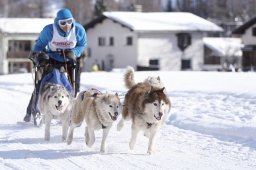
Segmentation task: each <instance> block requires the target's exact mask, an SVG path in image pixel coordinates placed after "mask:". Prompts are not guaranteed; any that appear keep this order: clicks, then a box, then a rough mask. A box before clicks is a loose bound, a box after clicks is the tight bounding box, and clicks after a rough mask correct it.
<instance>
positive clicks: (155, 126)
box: [117, 69, 171, 154]
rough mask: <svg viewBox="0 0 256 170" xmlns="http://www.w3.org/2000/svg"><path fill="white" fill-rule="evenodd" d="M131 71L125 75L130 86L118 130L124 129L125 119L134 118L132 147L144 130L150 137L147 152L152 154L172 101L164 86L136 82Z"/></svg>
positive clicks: (131, 147)
mask: <svg viewBox="0 0 256 170" xmlns="http://www.w3.org/2000/svg"><path fill="white" fill-rule="evenodd" d="M130 71H131V70H129V69H128V70H127V72H126V73H125V76H124V77H125V78H124V80H125V84H126V86H127V85H128V86H127V87H130V88H129V90H128V92H127V93H126V95H125V99H124V106H123V112H122V119H121V120H120V122H119V123H118V125H117V130H121V129H122V127H123V125H124V121H125V120H132V135H131V140H130V143H129V146H130V149H131V150H132V149H133V148H134V146H135V142H136V138H137V134H138V132H139V131H140V130H143V131H144V135H145V136H146V137H148V138H149V143H148V151H147V152H148V154H152V153H153V151H154V148H153V147H154V139H155V136H156V133H157V132H158V131H159V128H160V126H161V124H162V123H163V122H164V121H165V118H166V116H167V114H168V113H169V111H170V108H171V102H170V100H169V98H168V96H167V95H166V93H165V92H164V87H163V88H159V87H157V86H153V85H151V84H150V83H148V82H147V81H146V82H142V83H135V82H134V80H133V78H132V79H131V78H130V76H131V74H129V72H130ZM130 73H131V72H130ZM127 75H128V76H127ZM129 75H130V76H129ZM132 76H133V74H132Z"/></svg>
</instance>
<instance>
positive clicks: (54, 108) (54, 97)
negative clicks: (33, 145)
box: [38, 83, 72, 141]
mask: <svg viewBox="0 0 256 170" xmlns="http://www.w3.org/2000/svg"><path fill="white" fill-rule="evenodd" d="M71 100H72V97H71V96H70V94H69V92H68V90H66V88H65V87H64V86H62V85H57V84H51V83H48V84H46V85H44V87H43V88H42V89H41V90H40V95H39V102H38V106H39V110H40V112H41V113H42V115H43V120H44V123H45V133H44V139H45V140H46V141H49V140H50V125H51V120H52V119H60V120H61V123H62V141H65V140H66V137H67V132H68V127H69V122H70V113H71V109H72V104H71V103H72V102H71Z"/></svg>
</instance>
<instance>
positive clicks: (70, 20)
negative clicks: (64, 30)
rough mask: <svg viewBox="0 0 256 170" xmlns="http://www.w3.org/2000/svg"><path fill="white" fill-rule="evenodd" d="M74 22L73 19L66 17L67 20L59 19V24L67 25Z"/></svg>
mask: <svg viewBox="0 0 256 170" xmlns="http://www.w3.org/2000/svg"><path fill="white" fill-rule="evenodd" d="M72 23H73V19H72V18H70V19H65V20H59V25H61V26H65V25H71V24H72Z"/></svg>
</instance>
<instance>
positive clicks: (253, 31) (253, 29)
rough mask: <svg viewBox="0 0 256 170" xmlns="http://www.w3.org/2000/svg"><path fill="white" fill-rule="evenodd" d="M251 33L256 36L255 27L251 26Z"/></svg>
mask: <svg viewBox="0 0 256 170" xmlns="http://www.w3.org/2000/svg"><path fill="white" fill-rule="evenodd" d="M252 35H253V36H256V27H254V28H252Z"/></svg>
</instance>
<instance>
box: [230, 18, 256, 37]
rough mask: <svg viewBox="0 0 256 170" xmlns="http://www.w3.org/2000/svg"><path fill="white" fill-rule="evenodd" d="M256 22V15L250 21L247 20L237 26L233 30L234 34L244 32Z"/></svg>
mask: <svg viewBox="0 0 256 170" xmlns="http://www.w3.org/2000/svg"><path fill="white" fill-rule="evenodd" d="M255 23H256V17H254V18H252V19H250V20H249V21H247V22H245V23H244V24H243V25H241V26H239V27H237V28H236V29H234V30H233V31H232V33H233V34H244V33H245V31H246V30H247V29H248V28H249V27H251V26H253V25H254V24H255Z"/></svg>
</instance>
